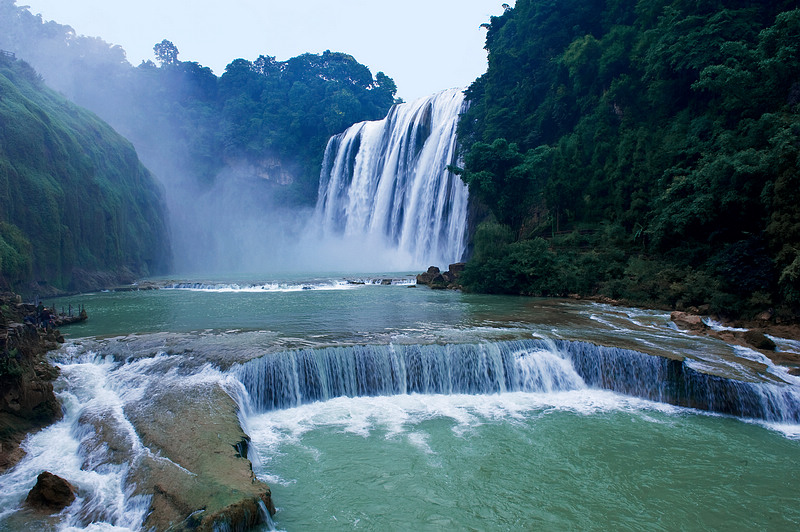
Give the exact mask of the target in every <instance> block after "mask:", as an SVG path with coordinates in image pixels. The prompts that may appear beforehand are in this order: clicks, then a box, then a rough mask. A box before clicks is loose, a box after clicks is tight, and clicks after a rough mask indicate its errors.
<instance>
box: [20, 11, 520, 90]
mask: <svg viewBox="0 0 800 532" xmlns="http://www.w3.org/2000/svg"><path fill="white" fill-rule="evenodd" d="M506 1H507V3H510V4H511V5H513V1H509V0H506ZM502 4H503V1H502V0H402V1H398V2H386V1H380V0H280V1H277V0H225V1H223V0H193V1H188V2H187V1H186V0H18V1H17V5H20V6H24V5H27V6H29V8H30V11H31V13H34V14H41V15H42V17H43V18H44V19H45V20H54V21H56V22H58V23H59V24H66V25H69V26H72V28H73V29H74V30H75V31H76V33H78V34H81V35H87V36H90V37H100V38H102V39H103V40H104V41H106V42H109V43H111V44H118V45H120V46H121V47H122V48H124V49H125V51H126V53H127V57H128V61H129V62H131V63H132V64H133V65H138V64H139V63H141V62H142V60H145V59H154V56H153V45H154V44H156V43H158V42H161V40H162V39H168V40H170V41H172V43H173V44H175V46H176V47H177V48H178V50H179V51H180V55H179V56H178V59H180V60H181V61H196V62H198V63H200V64H201V65H203V66H207V67H210V68H211V69H212V70H213V71H214V73H215V74H217V75H218V76H220V75H222V74H223V72H224V71H225V66H226V65H227V64H228V63H230V62H231V61H232V60H234V59H237V58H240V57H241V58H244V59H249V60H254V59H256V58H257V57H258V56H259V55H261V54H263V55H271V56H275V57H276V58H277V59H278V60H286V59H289V58H290V57H294V56H297V55H300V54H302V53H306V52H311V53H317V54H318V53H321V52H323V51H325V50H331V51H334V52H346V53H349V54H350V55H352V56H353V57H355V58H356V60H357V61H359V62H360V63H363V64H365V65H367V66H368V67H369V68H370V70H371V71H372V74H373V75H375V74H376V73H377V72H379V71H382V72H384V73H385V74H386V75H388V76H389V77H391V78H393V79H394V81H395V83H396V84H397V88H398V91H397V96H399V97H401V98H403V99H405V100H406V101H411V100H414V99H416V98H421V97H424V96H428V95H430V94H433V93H435V92H438V91H440V90H444V89H448V88H453V87H467V86H468V85H469V84H470V83H471V82H472V81H473V80H475V78H477V77H478V76H480V75H481V74H483V73H484V72H485V71H486V51H485V50H484V49H483V46H484V42H485V38H486V30H485V29H483V28H481V27H480V25H481V24H483V23H485V22H488V21H489V18H490V17H491V16H496V15H500V14H502V12H503V7H502Z"/></svg>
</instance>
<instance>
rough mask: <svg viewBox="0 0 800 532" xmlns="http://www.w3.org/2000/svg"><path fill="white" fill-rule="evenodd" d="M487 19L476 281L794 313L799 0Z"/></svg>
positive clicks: (477, 135)
mask: <svg viewBox="0 0 800 532" xmlns="http://www.w3.org/2000/svg"><path fill="white" fill-rule="evenodd" d="M486 27H487V29H488V33H487V39H486V49H487V51H488V58H489V68H488V71H487V72H486V74H484V75H483V76H482V77H480V78H479V79H477V80H476V81H475V82H474V83H473V84H472V85H471V86H470V87H469V89H468V91H467V95H468V100H469V101H470V108H469V111H468V112H467V113H465V114H464V115H463V116H462V119H461V122H460V125H459V138H460V141H461V144H462V148H463V152H464V155H463V164H462V165H461V166H463V168H454V169H455V170H456V171H457V172H458V173H460V174H461V177H462V179H464V181H465V182H466V183H468V185H469V189H470V193H471V197H472V199H473V200H474V201H477V203H479V204H480V205H481V206H482V208H483V209H484V210H485V211H486V213H487V218H486V219H485V221H484V222H483V223H482V224H481V225H480V226H479V227H478V228H477V230H476V232H475V235H474V239H473V241H474V252H473V258H472V260H471V261H470V262H469V264H468V266H467V269H466V272H465V273H464V283H465V286H466V287H467V288H469V289H471V290H474V291H480V292H492V293H510V294H530V295H541V296H567V295H570V294H577V295H581V296H605V297H609V298H613V299H621V300H624V301H626V302H630V303H635V304H643V305H650V306H657V307H666V308H678V309H692V308H694V309H698V310H700V311H706V312H715V313H719V314H721V315H724V316H729V317H737V318H738V317H741V318H752V317H753V316H755V315H756V314H757V313H761V312H764V311H769V312H772V313H776V314H777V317H778V318H783V319H792V318H793V317H796V315H797V312H798V310H800V209H798V204H800V175H799V173H798V162H799V161H798V154H799V153H800V9H798V3H797V2H791V1H782V2H765V3H761V2H751V1H746V0H714V1H709V2H695V1H689V0H675V1H671V2H660V1H654V0H639V1H638V2H626V1H622V0H610V1H599V0H588V1H586V0H580V1H578V0H559V1H555V0H518V1H517V2H516V5H515V7H513V8H511V7H506V10H505V13H504V14H503V15H501V16H498V17H493V18H492V19H491V22H490V23H489V24H487V25H486Z"/></svg>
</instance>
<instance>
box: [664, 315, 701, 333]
mask: <svg viewBox="0 0 800 532" xmlns="http://www.w3.org/2000/svg"><path fill="white" fill-rule="evenodd" d="M670 319H671V320H672V322H673V323H674V324H675V325H677V326H678V328H679V329H684V330H689V331H705V330H706V329H708V325H706V324H705V322H703V317H702V316H698V315H696V314H689V313H688V312H680V311H677V310H676V311H675V312H673V313H672V314H671V315H670Z"/></svg>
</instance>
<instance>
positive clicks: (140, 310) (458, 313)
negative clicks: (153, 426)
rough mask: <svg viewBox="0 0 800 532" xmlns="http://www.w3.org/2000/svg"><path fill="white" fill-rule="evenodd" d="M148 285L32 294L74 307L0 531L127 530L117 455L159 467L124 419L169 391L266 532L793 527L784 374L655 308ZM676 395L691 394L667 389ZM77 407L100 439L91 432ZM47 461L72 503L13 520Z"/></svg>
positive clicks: (353, 284)
mask: <svg viewBox="0 0 800 532" xmlns="http://www.w3.org/2000/svg"><path fill="white" fill-rule="evenodd" d="M157 284H158V286H159V287H160V289H158V290H146V291H145V290H142V291H131V292H105V293H96V294H89V295H82V296H75V297H72V298H66V299H61V300H54V301H52V303H54V304H55V305H56V306H58V307H60V306H64V307H67V306H68V305H73V306H75V305H78V304H82V305H85V306H86V308H87V311H88V312H89V315H90V319H89V321H87V322H85V323H83V324H79V325H74V326H72V327H71V328H69V329H67V328H65V329H64V330H63V332H65V333H67V335H68V341H67V343H66V344H65V346H64V347H63V348H62V349H61V350H60V351H59V352H57V353H55V354H54V360H55V361H56V363H57V364H58V366H59V367H60V368H61V376H60V377H59V379H58V380H57V382H56V389H57V394H58V397H59V399H60V401H61V402H62V407H63V409H64V412H65V416H64V418H63V420H62V421H59V422H57V423H56V424H54V425H52V426H51V427H49V428H46V429H44V430H43V431H41V432H39V433H37V434H35V435H32V436H30V437H29V438H28V439H27V440H26V441H25V443H24V448H25V450H26V451H27V453H28V454H27V455H26V457H25V458H24V459H23V461H22V462H21V463H20V464H19V465H18V466H16V467H15V468H14V469H12V470H10V471H9V472H7V473H6V474H4V475H2V476H0V530H9V531H16V530H31V529H42V530H102V531H106V530H115V531H122V530H140V529H141V528H142V526H143V523H144V519H145V517H146V514H147V512H148V508H149V505H150V502H151V500H150V496H149V495H148V494H146V493H139V492H138V491H137V490H136V486H135V481H134V479H135V478H136V473H135V469H136V467H137V464H140V463H145V462H148V461H149V462H148V463H159V462H166V461H168V460H169V457H167V456H166V455H163V454H162V453H160V451H159V449H157V448H154V447H153V446H149V447H148V445H146V444H145V443H143V442H144V441H145V438H143V437H142V435H141V434H140V432H141V430H139V429H137V427H141V423H142V414H141V412H143V411H147V410H146V407H147V405H148V404H151V403H152V404H155V403H154V401H155V399H154V398H155V397H163V396H164V394H165V393H166V391H171V392H176V390H177V393H178V396H179V397H181V398H182V399H181V400H182V401H185V402H186V403H188V404H191V403H193V402H198V403H199V402H204V403H206V402H209V401H214V400H215V399H213V396H212V395H209V394H208V390H209V389H210V388H212V387H215V386H218V387H219V388H220V389H222V390H224V391H225V392H227V395H228V396H229V397H231V398H233V400H234V401H235V402H236V405H238V406H237V409H238V411H239V419H240V422H241V424H242V428H243V429H244V431H245V432H246V433H247V434H248V435H249V437H250V438H251V444H250V449H249V454H248V457H249V458H250V460H251V461H252V463H253V468H254V471H255V473H256V475H257V476H258V477H259V478H260V479H261V480H263V481H265V482H267V483H268V484H269V485H270V486H271V488H272V495H273V499H274V501H275V504H276V506H277V509H278V511H277V513H276V515H275V516H274V527H276V528H277V529H280V530H289V531H299V530H304V531H305V530H312V531H313V530H642V529H646V530H696V529H701V530H751V529H762V530H795V529H797V527H798V526H799V525H800V506H799V505H798V504H797V502H798V500H800V465H798V464H800V460H798V458H800V407H799V406H798V405H800V393H798V390H800V382H799V381H798V379H796V378H795V377H792V376H791V375H789V374H788V373H787V372H786V369H785V368H781V367H779V366H774V365H773V364H772V363H771V362H769V360H768V359H766V358H765V357H763V355H761V354H760V353H757V352H755V351H750V350H746V349H744V348H740V347H737V348H734V347H731V346H728V345H726V344H724V343H722V342H720V341H718V340H715V339H711V338H703V337H697V336H693V335H690V334H688V333H684V332H681V331H678V330H676V329H675V327H674V326H673V325H672V324H671V322H670V321H669V315H668V314H666V313H663V312H659V311H648V310H639V309H630V308H624V307H611V306H606V305H600V304H596V303H590V302H582V301H560V300H539V299H532V298H513V297H498V296H481V295H470V294H462V293H459V292H453V291H432V290H429V289H427V288H412V287H411V285H413V277H411V276H409V275H398V274H386V275H349V276H346V277H342V276H337V275H320V276H317V277H296V276H294V277H292V276H287V277H285V278H282V279H274V278H270V279H262V278H258V277H255V276H248V277H242V278H239V279H236V280H233V281H232V280H230V279H225V280H220V279H189V280H187V279H180V280H159V281H157ZM48 303H50V302H48ZM776 340H777V342H778V345H779V348H780V349H784V350H793V349H796V348H797V345H796V344H794V343H792V342H789V341H783V340H781V339H776ZM684 358H685V359H686V361H685V362H681V361H682V360H683V359H684ZM678 368H680V369H678ZM676 372H677V373H676ZM698 375H700V376H698ZM730 379H734V380H733V381H730ZM722 382H735V383H736V384H734V385H722V384H720V383H722ZM665 383H666V384H665ZM669 383H672V384H669ZM676 383H677V384H676ZM701 386H702V387H704V390H705V392H704V393H705V396H703V397H704V399H703V400H704V401H705V403H703V404H699V402H698V400H697V399H696V398H697V397H700V395H702V394H700V395H698V394H697V393H696V388H698V387H701ZM726 386H727V387H726ZM709 390H710V391H709ZM690 392H691V394H694V395H692V397H694V398H695V399H693V401H695V403H697V404H693V405H692V406H699V407H701V408H703V410H700V409H694V408H688V407H686V406H676V405H674V404H669V403H670V402H672V403H674V402H676V401H675V400H674V399H675V397H678V396H679V395H680V393H683V394H684V396H686V397H688V395H687V394H690ZM678 402H679V401H678ZM723 404H727V405H730V404H738V405H740V406H739V407H737V408H739V409H740V410H739V411H738V413H735V414H736V415H730V414H726V413H724V412H723V410H724V409H723V408H722V406H721V405H723ZM143 409H144V410H143ZM705 409H710V410H711V411H706V410H705ZM715 410H716V411H715ZM167 414H168V413H167V412H162V413H159V412H158V411H156V413H155V414H154V415H155V416H157V417H158V416H160V415H167ZM98 419H102V420H103V426H104V427H113V432H114V434H115V435H116V436H115V438H113V441H114V442H117V443H115V444H114V445H116V447H114V445H109V444H108V443H105V444H102V443H100V444H98V439H97V430H98V429H97V427H98V426H100V425H98V422H97V420H98ZM159 421H160V420H159ZM119 441H124V442H125V443H124V445H122V444H119V443H118V442H119ZM112 447H113V448H114V449H119V448H121V447H125V448H126V449H127V451H126V452H127V454H126V455H125V456H126V458H125V460H119V459H117V460H114V459H112V457H111V455H112V454H113V452H112ZM172 466H174V464H173V465H172ZM172 466H171V467H172ZM178 466H180V467H183V466H181V465H180V464H178ZM44 470H47V471H51V472H53V473H55V474H58V475H60V476H62V477H64V478H66V479H68V480H69V481H70V482H71V483H72V484H73V485H75V486H76V487H77V488H78V490H79V497H78V499H77V500H76V502H75V503H73V505H72V506H70V507H69V508H67V509H66V510H65V511H64V512H63V513H62V514H60V515H58V516H56V517H52V518H49V519H47V520H41V519H39V520H36V521H31V519H32V518H31V516H30V515H29V514H27V513H26V511H25V510H24V509H22V508H21V503H22V500H23V499H24V497H25V494H26V493H27V491H28V490H29V489H30V488H31V487H32V485H33V484H34V482H35V480H36V476H37V475H38V473H40V472H41V471H44ZM267 529H268V528H267V525H264V530H267Z"/></svg>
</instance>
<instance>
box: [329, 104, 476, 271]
mask: <svg viewBox="0 0 800 532" xmlns="http://www.w3.org/2000/svg"><path fill="white" fill-rule="evenodd" d="M463 107H464V95H463V92H462V91H461V90H458V89H451V90H448V91H444V92H441V93H438V94H436V95H434V96H432V97H429V98H424V99H420V100H417V101H415V102H411V103H404V104H400V105H396V106H394V107H393V108H392V110H391V111H390V112H389V115H388V116H387V117H386V118H385V119H384V120H379V121H375V122H362V123H359V124H355V125H354V126H352V127H350V128H349V129H347V130H346V131H345V132H344V133H342V134H340V135H337V136H335V137H333V138H332V139H331V140H330V141H329V142H328V146H327V148H326V150H325V156H324V159H323V166H322V172H321V176H320V187H319V197H318V200H317V206H316V212H315V218H314V220H315V223H316V225H317V226H318V227H320V229H321V231H322V232H323V236H324V237H326V238H333V239H336V238H344V239H346V240H348V241H357V242H359V243H360V244H361V245H363V246H364V248H365V249H370V248H372V249H376V250H381V251H382V252H383V253H386V252H388V253H389V255H390V256H391V257H392V261H393V266H394V267H395V268H397V269H401V270H402V269H419V268H423V267H426V266H428V265H430V264H441V265H447V264H449V263H452V262H456V261H458V260H460V259H461V258H462V255H463V254H464V250H465V245H466V240H465V239H466V220H467V197H468V195H467V187H466V185H465V184H464V183H463V182H462V181H461V180H460V179H459V178H458V177H457V176H455V175H454V174H452V173H451V172H450V171H448V170H447V166H448V165H449V164H453V163H455V162H456V157H457V154H456V125H457V122H458V117H459V114H460V113H461V111H462V110H463Z"/></svg>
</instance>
